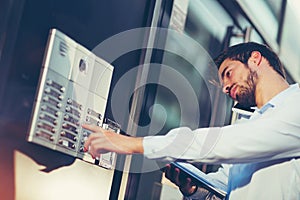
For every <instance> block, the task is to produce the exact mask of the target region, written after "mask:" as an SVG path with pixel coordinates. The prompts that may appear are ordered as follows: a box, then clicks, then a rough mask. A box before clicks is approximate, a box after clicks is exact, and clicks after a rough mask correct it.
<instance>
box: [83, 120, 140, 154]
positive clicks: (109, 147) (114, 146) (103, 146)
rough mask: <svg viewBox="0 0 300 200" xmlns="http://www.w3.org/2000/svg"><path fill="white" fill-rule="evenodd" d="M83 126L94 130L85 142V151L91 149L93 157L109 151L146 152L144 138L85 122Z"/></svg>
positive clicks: (125, 152) (120, 152)
mask: <svg viewBox="0 0 300 200" xmlns="http://www.w3.org/2000/svg"><path fill="white" fill-rule="evenodd" d="M82 127H83V128H85V129H87V130H90V131H92V132H93V133H92V134H91V135H90V136H89V137H88V139H87V140H86V141H85V144H84V149H85V151H89V153H90V154H91V155H92V156H93V157H99V155H100V154H103V153H107V152H116V153H119V154H134V153H137V154H142V153H143V152H144V149H143V139H142V138H138V137H129V136H124V135H121V134H116V133H115V132H112V131H109V130H106V129H103V128H101V127H98V126H95V125H88V124H83V125H82Z"/></svg>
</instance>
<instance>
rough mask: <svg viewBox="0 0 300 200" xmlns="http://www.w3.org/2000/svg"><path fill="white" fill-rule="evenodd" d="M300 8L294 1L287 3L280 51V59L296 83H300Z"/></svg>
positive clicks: (299, 4) (297, 2)
mask: <svg viewBox="0 0 300 200" xmlns="http://www.w3.org/2000/svg"><path fill="white" fill-rule="evenodd" d="M299 6H300V3H299V1H296V0H294V1H288V2H287V6H286V12H285V17H284V24H283V25H284V26H283V29H282V38H281V49H280V58H281V60H282V62H283V63H284V65H285V67H286V70H287V71H288V72H289V74H290V75H291V76H292V78H293V79H295V81H296V82H299V81H300V68H299V66H300V58H299V51H300V38H299V32H300V16H299V14H298V13H299V10H298V8H299Z"/></svg>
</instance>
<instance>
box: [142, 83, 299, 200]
mask: <svg viewBox="0 0 300 200" xmlns="http://www.w3.org/2000/svg"><path fill="white" fill-rule="evenodd" d="M299 103H300V89H299V86H298V84H294V85H292V86H290V87H289V88H288V89H286V90H284V91H282V92H281V93H279V94H278V95H276V96H275V97H274V98H273V99H271V100H270V101H269V102H268V103H267V104H265V105H264V106H263V107H262V108H261V109H260V110H256V111H255V112H254V114H253V116H252V117H251V118H250V120H247V121H244V122H243V123H237V124H234V125H229V126H224V127H219V128H215V127H214V128H200V129H196V130H191V129H189V128H187V127H181V128H177V129H173V130H171V131H170V132H169V133H168V134H167V135H165V136H148V137H145V138H144V141H143V145H144V155H145V156H146V157H148V158H150V159H163V160H170V161H172V160H175V159H184V160H191V161H196V162H203V163H211V164H220V163H228V164H234V165H233V166H232V167H231V169H230V170H229V179H228V196H227V198H228V199H239V200H240V199H255V200H257V199H300V187H299V183H300V160H298V159H296V158H297V157H300V108H299Z"/></svg>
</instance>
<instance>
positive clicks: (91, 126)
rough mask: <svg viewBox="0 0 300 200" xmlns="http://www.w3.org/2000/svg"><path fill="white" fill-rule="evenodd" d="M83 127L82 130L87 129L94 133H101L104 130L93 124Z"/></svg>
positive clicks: (83, 125)
mask: <svg viewBox="0 0 300 200" xmlns="http://www.w3.org/2000/svg"><path fill="white" fill-rule="evenodd" d="M81 126H82V128H85V129H87V130H89V131H92V132H99V131H102V130H103V129H102V128H101V127H99V126H96V125H93V124H82V125H81Z"/></svg>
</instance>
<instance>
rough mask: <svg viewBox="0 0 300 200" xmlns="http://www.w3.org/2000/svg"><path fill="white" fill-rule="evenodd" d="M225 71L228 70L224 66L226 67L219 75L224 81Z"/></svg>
mask: <svg viewBox="0 0 300 200" xmlns="http://www.w3.org/2000/svg"><path fill="white" fill-rule="evenodd" d="M227 69H228V66H226V67H225V68H224V70H223V71H222V73H221V77H222V79H224V75H225V71H226V70H227Z"/></svg>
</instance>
